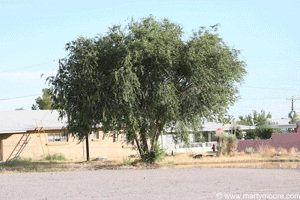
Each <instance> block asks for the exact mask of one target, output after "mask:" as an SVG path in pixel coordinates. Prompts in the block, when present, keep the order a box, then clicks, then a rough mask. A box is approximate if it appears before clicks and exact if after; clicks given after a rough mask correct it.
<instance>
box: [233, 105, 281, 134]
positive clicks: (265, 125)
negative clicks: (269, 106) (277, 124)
mask: <svg viewBox="0 0 300 200" xmlns="http://www.w3.org/2000/svg"><path fill="white" fill-rule="evenodd" d="M271 117H272V115H271V113H268V114H266V112H265V111H264V110H261V111H260V113H257V111H256V110H255V111H253V116H252V115H251V114H249V115H246V116H245V117H243V116H239V119H240V121H239V122H238V124H241V125H248V126H253V125H255V126H256V129H254V130H246V136H245V139H270V138H271V137H272V133H273V132H276V130H275V129H271V128H270V125H271V123H270V122H269V121H268V119H269V118H271Z"/></svg>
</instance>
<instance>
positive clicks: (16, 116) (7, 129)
mask: <svg viewBox="0 0 300 200" xmlns="http://www.w3.org/2000/svg"><path fill="white" fill-rule="evenodd" d="M58 118H59V113H58V111H57V110H15V111H0V134H4V133H17V132H26V131H28V130H35V129H36V128H37V124H36V123H41V122H42V124H43V127H44V128H45V129H62V128H63V127H64V126H65V125H66V122H67V120H66V118H64V119H63V120H58ZM38 126H41V124H38Z"/></svg>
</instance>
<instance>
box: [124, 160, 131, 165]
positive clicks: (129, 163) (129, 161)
mask: <svg viewBox="0 0 300 200" xmlns="http://www.w3.org/2000/svg"><path fill="white" fill-rule="evenodd" d="M123 164H124V165H131V159H130V158H123Z"/></svg>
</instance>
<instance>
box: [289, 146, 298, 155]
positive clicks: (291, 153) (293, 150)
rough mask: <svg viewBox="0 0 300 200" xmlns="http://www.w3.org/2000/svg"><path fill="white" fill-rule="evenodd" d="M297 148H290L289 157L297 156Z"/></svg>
mask: <svg viewBox="0 0 300 200" xmlns="http://www.w3.org/2000/svg"><path fill="white" fill-rule="evenodd" d="M297 151H298V150H297V148H295V147H292V148H290V149H289V155H290V156H297Z"/></svg>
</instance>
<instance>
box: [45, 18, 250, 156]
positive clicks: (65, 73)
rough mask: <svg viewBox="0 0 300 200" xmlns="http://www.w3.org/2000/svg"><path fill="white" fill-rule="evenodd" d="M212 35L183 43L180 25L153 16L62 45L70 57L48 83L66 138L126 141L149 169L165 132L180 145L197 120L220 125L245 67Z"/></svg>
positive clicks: (197, 33)
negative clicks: (100, 133)
mask: <svg viewBox="0 0 300 200" xmlns="http://www.w3.org/2000/svg"><path fill="white" fill-rule="evenodd" d="M216 31H217V30H216V27H211V29H206V28H201V29H200V30H198V31H194V32H193V34H192V35H191V36H190V37H184V33H183V31H182V27H181V26H179V25H178V24H176V23H173V22H170V21H169V20H168V19H163V20H156V19H155V18H154V17H152V16H150V17H148V18H143V19H141V20H138V21H135V20H133V19H132V20H131V21H130V22H129V23H128V25H127V26H126V27H125V28H121V26H120V25H116V26H113V27H111V28H109V31H108V32H107V33H106V34H105V35H99V36H97V37H95V38H84V37H79V38H78V39H77V40H74V41H72V42H70V43H67V44H66V50H67V51H69V54H68V56H67V57H66V58H64V59H63V60H62V64H61V66H60V68H59V70H58V73H57V75H56V76H55V77H52V78H50V83H51V84H52V88H53V95H54V96H53V97H54V100H55V103H56V105H57V106H58V107H59V108H60V114H61V116H64V115H66V116H67V117H68V123H67V128H68V129H69V132H70V133H72V134H74V135H76V136H78V137H79V138H80V139H83V138H85V137H87V136H88V135H89V134H90V133H91V131H92V130H93V128H96V127H98V126H99V125H101V127H102V129H103V130H104V132H105V133H108V132H109V133H112V134H125V137H126V139H127V141H128V142H132V143H133V142H134V144H135V145H136V147H137V149H138V150H139V153H140V155H141V157H142V158H143V159H144V160H146V161H153V159H155V157H156V154H157V143H158V138H159V136H160V135H161V134H162V133H163V131H164V130H165V129H166V128H167V127H175V129H174V130H175V131H174V136H175V137H178V138H180V139H181V140H182V141H185V140H186V139H187V138H188V137H187V130H199V127H200V124H201V123H200V122H201V121H202V120H204V119H210V120H213V119H221V118H222V116H223V115H224V113H226V111H227V109H228V106H229V105H232V104H233V103H234V102H235V101H236V99H237V96H236V94H237V93H238V84H240V83H242V81H243V76H244V74H245V73H246V71H245V66H246V65H245V63H244V62H243V61H241V60H240V58H239V54H240V52H239V51H237V50H235V49H233V48H230V47H229V46H227V45H226V43H225V42H223V40H222V38H220V37H219V35H218V34H217V33H216ZM122 127H125V130H124V129H121V128H122ZM172 130H173V129H172Z"/></svg>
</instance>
